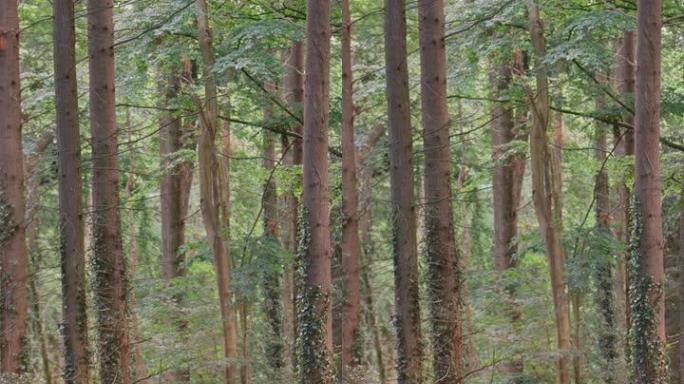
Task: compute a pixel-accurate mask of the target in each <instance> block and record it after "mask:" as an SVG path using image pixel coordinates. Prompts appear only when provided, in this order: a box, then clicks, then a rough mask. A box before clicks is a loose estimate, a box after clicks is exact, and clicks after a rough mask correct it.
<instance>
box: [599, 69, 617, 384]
mask: <svg viewBox="0 0 684 384" xmlns="http://www.w3.org/2000/svg"><path fill="white" fill-rule="evenodd" d="M600 80H601V82H602V83H604V82H605V81H606V79H605V76H604V75H601V77H600ZM605 104H606V102H605V96H604V95H603V94H600V95H599V96H597V98H596V109H597V110H601V109H603V108H605ZM606 134H607V127H606V125H605V124H604V123H597V124H596V163H597V165H598V167H599V170H598V172H597V173H596V185H595V187H594V188H595V190H594V196H595V197H594V199H595V200H596V233H597V235H598V236H599V238H603V239H605V240H607V239H610V238H612V237H613V232H612V230H611V210H610V184H609V179H608V171H607V170H606V169H605V162H606V159H607V152H608V145H607V137H606ZM599 241H604V240H599ZM611 256H612V255H610V254H604V255H600V257H599V258H598V259H599V265H598V266H597V270H596V275H595V281H596V285H597V286H596V303H597V306H598V309H599V313H600V315H601V328H600V330H599V349H600V350H601V352H602V353H601V355H602V360H603V361H602V362H601V363H602V364H603V365H602V371H603V372H604V374H603V380H604V382H605V383H606V384H612V383H615V382H616V376H617V375H616V373H617V372H616V371H617V369H616V368H617V367H616V365H615V364H616V359H617V358H618V354H617V337H616V336H617V333H616V332H615V327H616V326H617V324H616V321H615V303H614V297H613V294H614V289H613V288H614V286H613V285H614V283H613V270H612V263H611Z"/></svg>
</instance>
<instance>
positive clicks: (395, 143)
mask: <svg viewBox="0 0 684 384" xmlns="http://www.w3.org/2000/svg"><path fill="white" fill-rule="evenodd" d="M385 71H386V78H387V109H388V120H389V125H388V127H389V133H390V184H391V195H392V196H391V199H392V249H393V250H392V252H393V258H394V289H395V305H396V308H395V310H396V312H397V313H396V325H395V327H396V334H397V338H398V343H397V355H398V362H399V364H398V366H397V370H398V382H399V384H420V383H422V382H423V373H422V350H421V331H420V306H419V303H418V283H419V280H418V250H417V242H416V207H415V198H414V193H415V192H414V183H413V172H414V170H413V137H412V130H411V114H410V110H409V107H410V100H409V85H408V66H407V61H406V3H405V1H404V0H385Z"/></svg>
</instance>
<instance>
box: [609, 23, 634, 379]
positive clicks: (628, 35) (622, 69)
mask: <svg viewBox="0 0 684 384" xmlns="http://www.w3.org/2000/svg"><path fill="white" fill-rule="evenodd" d="M635 54H636V38H635V34H634V32H633V31H627V32H625V33H624V34H623V35H622V38H621V39H620V41H619V47H618V51H617V63H616V64H617V70H616V72H617V76H616V82H617V84H616V85H617V88H618V90H619V92H620V94H621V96H622V100H623V103H625V104H626V105H628V106H631V107H632V108H633V107H634V101H633V100H632V101H631V102H630V101H628V100H629V99H632V97H633V94H634V81H635V80H634V75H635V60H636V57H635ZM623 121H624V122H625V123H627V124H630V125H633V124H634V113H633V112H631V111H624V113H623ZM615 134H616V137H615V140H616V141H617V146H616V150H615V155H616V156H618V157H627V156H632V155H634V132H633V131H632V130H622V131H620V130H616V132H615ZM630 173H631V172H630ZM629 179H631V177H630V175H622V178H621V180H620V181H619V183H618V187H617V195H618V204H619V205H618V207H617V209H615V210H614V218H615V224H616V232H615V235H616V236H617V237H618V239H620V240H622V242H623V243H624V244H626V245H628V244H629V243H630V233H629V229H628V228H629V222H630V221H631V218H630V199H631V197H630V195H631V192H630V189H631V188H630V187H629V186H628V185H627V181H628V180H629ZM628 265H629V254H628V253H627V252H626V253H625V254H623V255H619V257H618V259H617V265H616V269H615V285H616V287H615V291H616V295H615V300H616V312H617V324H618V327H619V329H620V331H621V333H622V335H623V337H624V335H626V333H627V326H628V323H629V292H628V287H629V282H628V267H627V266H628ZM622 382H624V381H622Z"/></svg>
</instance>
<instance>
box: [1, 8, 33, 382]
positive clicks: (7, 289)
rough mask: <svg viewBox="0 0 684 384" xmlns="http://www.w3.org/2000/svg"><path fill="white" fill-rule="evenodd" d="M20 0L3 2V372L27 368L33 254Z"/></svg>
mask: <svg viewBox="0 0 684 384" xmlns="http://www.w3.org/2000/svg"><path fill="white" fill-rule="evenodd" d="M19 70H20V69H19V19H18V16H17V1H16V0H7V1H3V2H2V4H0V116H2V119H3V123H2V124H1V126H0V292H2V311H1V313H0V324H2V325H1V327H2V332H1V333H0V351H1V352H2V353H1V356H0V372H4V373H6V374H15V375H20V374H22V373H24V369H25V366H24V363H25V359H26V358H27V356H25V352H26V351H25V342H26V336H27V335H26V332H27V321H28V318H27V310H28V303H27V295H28V289H27V285H26V283H27V274H28V255H27V252H26V243H25V240H24V210H25V206H24V195H23V183H24V175H23V172H24V169H23V152H22V145H21V123H22V121H21V120H22V118H21V95H20V93H21V92H20V86H19Z"/></svg>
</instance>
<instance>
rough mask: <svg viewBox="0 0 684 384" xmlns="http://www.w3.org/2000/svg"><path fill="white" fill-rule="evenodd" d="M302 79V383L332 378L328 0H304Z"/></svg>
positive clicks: (321, 383) (313, 383) (320, 382)
mask: <svg viewBox="0 0 684 384" xmlns="http://www.w3.org/2000/svg"><path fill="white" fill-rule="evenodd" d="M306 15H307V17H306V36H307V45H306V79H305V83H304V146H303V153H304V159H303V164H304V196H303V201H304V215H303V222H302V225H303V231H302V232H303V233H305V234H306V236H303V239H302V252H303V257H302V270H303V273H304V274H303V277H304V279H303V280H304V281H303V282H302V283H303V286H302V288H301V292H299V293H298V295H299V297H300V301H299V303H298V306H299V307H298V313H299V323H300V324H301V326H300V327H299V343H300V345H301V351H300V352H301V354H300V361H299V364H300V369H299V371H300V373H301V378H302V383H303V384H330V383H331V382H332V369H331V368H332V367H331V362H332V352H333V351H332V305H331V302H330V300H331V292H330V290H331V284H332V282H331V249H330V202H329V190H328V115H329V105H328V102H329V92H330V79H329V75H330V23H329V16H330V4H329V3H328V2H325V1H318V0H308V1H307V9H306Z"/></svg>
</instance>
